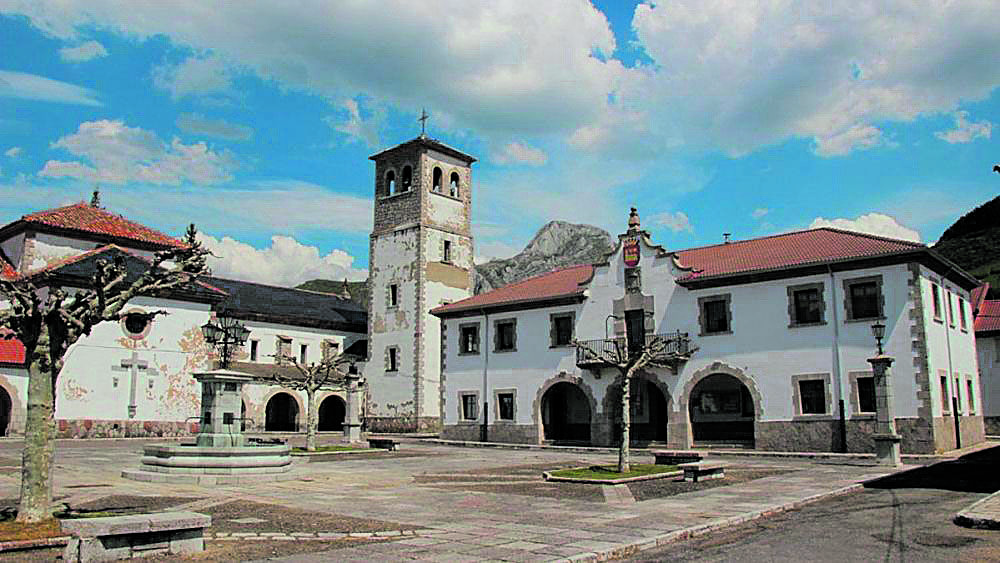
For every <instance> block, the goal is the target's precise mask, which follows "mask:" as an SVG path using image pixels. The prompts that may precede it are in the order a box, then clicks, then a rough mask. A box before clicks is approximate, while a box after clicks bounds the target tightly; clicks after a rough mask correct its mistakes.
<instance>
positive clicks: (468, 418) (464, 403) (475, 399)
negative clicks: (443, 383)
mask: <svg viewBox="0 0 1000 563" xmlns="http://www.w3.org/2000/svg"><path fill="white" fill-rule="evenodd" d="M458 402H459V409H460V412H459V415H460V416H461V419H462V420H463V421H465V422H473V421H476V420H479V393H474V392H459V394H458Z"/></svg>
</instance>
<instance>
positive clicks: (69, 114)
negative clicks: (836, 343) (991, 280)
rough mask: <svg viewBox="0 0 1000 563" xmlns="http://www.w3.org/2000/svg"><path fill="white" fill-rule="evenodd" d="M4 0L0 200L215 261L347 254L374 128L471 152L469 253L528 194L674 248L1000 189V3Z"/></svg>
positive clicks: (359, 270) (523, 222) (541, 204)
mask: <svg viewBox="0 0 1000 563" xmlns="http://www.w3.org/2000/svg"><path fill="white" fill-rule="evenodd" d="M389 4H390V3H389V2H372V3H364V2H357V3H331V2H322V1H315V2H309V1H306V2H303V3H301V4H299V5H297V7H296V9H294V10H293V9H289V8H286V7H285V5H284V4H281V3H269V4H268V3H240V4H238V5H236V4H234V5H233V6H229V5H213V6H212V7H211V8H206V7H205V5H204V3H203V2H199V1H194V0H191V1H188V0H177V1H174V2H169V3H166V2H150V3H146V2H130V3H120V2H112V1H110V0H91V1H88V2H73V1H68V2H60V3H58V4H55V3H47V2H21V1H19V0H0V190H2V194H3V197H2V199H0V220H3V221H4V222H7V221H10V220H14V219H16V218H17V217H19V216H20V215H22V214H24V213H27V212H29V211H33V210H38V209H44V208H49V207H54V206H58V205H62V204H66V203H71V202H74V201H79V200H83V199H87V198H88V197H89V192H90V190H91V189H92V186H94V185H95V184H98V185H100V187H101V191H102V194H103V195H102V199H103V202H104V204H105V205H106V206H107V207H108V208H109V209H111V210H113V211H115V212H118V213H121V214H123V215H125V216H127V217H130V218H134V219H136V220H139V221H142V222H144V223H146V224H149V225H151V226H154V227H157V228H159V229H161V230H164V231H166V232H170V233H180V232H181V231H182V230H183V227H184V225H186V224H187V223H188V222H190V221H194V222H195V223H196V224H197V225H198V226H199V228H200V230H201V231H202V232H203V233H204V234H205V235H206V242H207V244H209V246H210V247H212V248H213V249H214V250H215V252H216V254H218V255H219V259H218V260H216V261H215V263H214V264H213V266H214V268H215V270H216V271H217V273H219V274H222V275H232V276H238V277H242V278H245V279H256V280H258V281H264V282H271V283H279V284H294V283H299V282H301V281H303V280H305V279H310V278H313V277H327V278H336V279H340V278H343V277H345V276H346V277H350V278H352V279H360V278H361V277H363V276H364V275H366V269H367V248H368V231H369V229H370V225H371V205H372V201H371V195H372V192H373V181H372V174H373V169H372V168H373V167H372V164H371V163H370V162H369V161H368V160H367V157H368V156H369V155H370V154H373V153H375V152H377V151H378V150H380V149H382V148H385V147H388V146H392V145H394V144H397V143H399V142H403V141H405V140H408V139H410V138H412V137H414V136H415V135H416V134H418V133H419V124H418V123H417V121H416V119H417V117H418V115H419V113H420V110H421V108H422V107H426V108H427V110H428V112H429V113H430V114H431V116H432V117H431V120H430V122H429V131H428V132H429V134H430V135H431V136H433V137H436V138H439V139H441V140H443V141H444V142H446V143H448V144H451V145H453V146H455V147H457V148H460V149H462V150H464V151H466V152H468V153H470V154H473V155H475V156H477V157H478V158H479V159H480V161H479V162H478V163H477V164H476V165H475V168H474V183H475V185H474V190H475V191H474V195H473V198H474V214H473V218H474V224H475V235H476V244H477V253H478V254H479V256H480V258H481V259H485V258H489V257H495V256H499V257H504V256H509V255H511V254H513V253H515V252H516V251H517V250H519V249H520V248H521V247H522V246H523V245H524V244H525V243H526V242H527V241H528V240H529V239H530V237H531V236H532V234H533V233H534V232H535V230H537V229H538V228H539V227H540V226H542V225H543V224H544V223H545V222H546V221H549V220H552V219H561V220H566V221H573V222H584V223H591V224H595V225H598V226H601V227H603V228H605V229H608V230H609V231H611V232H612V233H617V232H619V231H621V230H622V228H623V227H624V224H625V219H626V215H627V210H628V207H629V206H631V205H635V206H636V207H638V208H639V210H640V214H641V216H642V218H643V226H644V227H645V228H646V229H648V230H649V231H651V232H652V233H653V235H654V239H655V240H656V241H657V242H659V243H662V244H664V245H665V246H667V247H668V248H686V247H690V246H697V245H702V244H710V243H715V242H718V241H720V240H721V238H722V233H723V232H731V233H733V236H734V238H737V239H742V238H751V237H755V236H761V235H766V234H772V233H776V232H781V231H786V230H792V229H800V228H807V227H810V226H815V225H821V224H835V225H839V226H842V227H847V228H855V229H859V230H865V231H868V232H876V233H879V234H885V235H889V236H897V237H903V238H919V239H920V240H922V241H923V242H933V241H935V240H936V239H937V238H938V236H940V234H941V232H942V231H943V229H944V228H946V227H947V226H948V225H949V224H950V223H951V222H952V221H954V220H955V219H956V218H957V217H958V216H960V215H961V214H962V213H964V212H966V211H968V210H969V209H971V208H972V207H974V206H975V205H978V204H981V203H983V202H985V201H987V200H989V199H991V198H993V197H994V196H995V195H996V194H997V193H998V192H1000V189H998V188H1000V176H997V175H996V174H992V173H991V172H990V169H991V168H992V165H993V164H994V163H996V162H1000V148H998V142H997V140H996V139H994V138H993V137H992V133H993V128H994V124H996V123H998V122H1000V94H998V91H997V86H1000V64H997V61H998V60H1000V5H998V4H996V3H994V2H974V1H969V2H955V3H950V4H948V5H941V6H936V5H935V6H933V7H931V8H927V7H924V8H920V9H917V8H912V7H910V6H909V5H908V4H898V3H895V2H882V3H880V2H858V3H854V4H852V5H850V6H845V7H839V6H824V7H817V6H814V5H813V3H803V4H798V3H787V2H782V3H777V2H775V3H771V2H756V3H748V2H742V1H727V0H700V1H695V0H677V1H674V2H663V3H658V4H655V5H654V4H649V3H629V2H615V1H603V2H598V3H596V4H590V3H588V2H583V1H573V0H551V1H549V2H545V3H542V4H539V3H527V2H500V1H498V2H483V3H468V2H443V1H442V2H434V3H420V6H419V7H418V6H417V5H416V3H407V2H402V3H399V4H397V5H395V6H390V5H389Z"/></svg>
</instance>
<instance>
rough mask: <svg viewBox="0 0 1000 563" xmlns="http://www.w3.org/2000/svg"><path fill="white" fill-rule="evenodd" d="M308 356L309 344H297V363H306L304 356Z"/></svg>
mask: <svg viewBox="0 0 1000 563" xmlns="http://www.w3.org/2000/svg"><path fill="white" fill-rule="evenodd" d="M308 357H309V345H308V344H299V363H300V364H304V363H306V358H308Z"/></svg>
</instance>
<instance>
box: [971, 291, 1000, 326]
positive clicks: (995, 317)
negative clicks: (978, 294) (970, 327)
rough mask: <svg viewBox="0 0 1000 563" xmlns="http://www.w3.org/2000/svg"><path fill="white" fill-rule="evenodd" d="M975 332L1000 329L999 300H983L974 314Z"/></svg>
mask: <svg viewBox="0 0 1000 563" xmlns="http://www.w3.org/2000/svg"><path fill="white" fill-rule="evenodd" d="M975 327H976V332H977V333H980V332H995V331H1000V300H997V299H991V300H987V301H983V304H982V305H981V306H980V307H979V315H977V316H976V324H975Z"/></svg>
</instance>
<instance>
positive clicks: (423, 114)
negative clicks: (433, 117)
mask: <svg viewBox="0 0 1000 563" xmlns="http://www.w3.org/2000/svg"><path fill="white" fill-rule="evenodd" d="M429 117H430V115H429V114H428V113H427V110H426V109H425V108H420V119H418V120H417V121H419V122H420V136H421V137H426V136H427V118H429Z"/></svg>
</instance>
